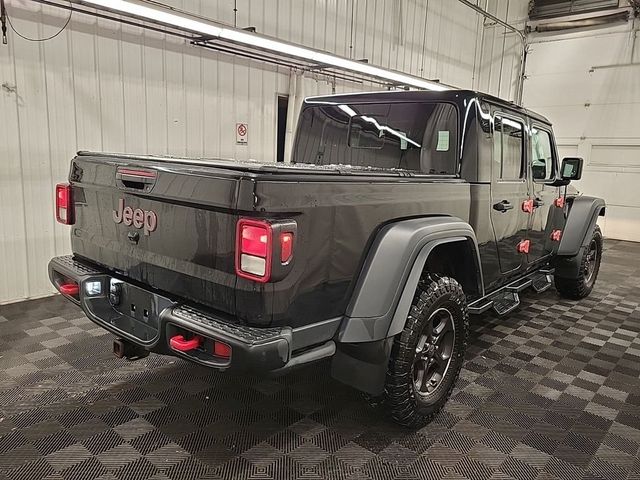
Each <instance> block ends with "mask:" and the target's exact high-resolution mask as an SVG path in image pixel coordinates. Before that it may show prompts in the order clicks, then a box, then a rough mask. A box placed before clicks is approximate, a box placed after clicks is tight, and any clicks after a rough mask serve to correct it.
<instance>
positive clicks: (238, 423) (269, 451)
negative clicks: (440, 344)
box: [0, 241, 640, 480]
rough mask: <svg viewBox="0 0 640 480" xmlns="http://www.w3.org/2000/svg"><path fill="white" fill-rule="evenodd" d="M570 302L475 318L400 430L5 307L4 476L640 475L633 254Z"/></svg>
mask: <svg viewBox="0 0 640 480" xmlns="http://www.w3.org/2000/svg"><path fill="white" fill-rule="evenodd" d="M606 247H607V250H606V252H605V257H604V263H603V266H602V270H601V274H600V278H599V280H598V284H597V286H596V289H595V290H594V292H593V293H592V295H591V297H589V298H588V299H586V300H583V301H581V302H571V301H566V300H562V299H560V298H559V297H558V296H557V294H556V293H555V291H553V290H550V291H547V292H546V293H544V294H541V295H536V294H535V293H533V292H527V293H526V294H524V295H523V299H524V304H523V306H522V307H521V308H520V309H519V310H518V311H517V312H515V313H514V314H512V315H511V316H510V317H508V318H505V319H497V318H495V317H494V316H491V315H487V316H483V317H473V318H472V324H473V332H472V335H471V343H470V349H469V353H468V356H467V361H466V365H465V368H464V370H463V372H462V375H461V378H460V381H459V384H458V388H457V390H456V391H455V392H454V394H453V396H452V398H451V400H450V401H449V403H448V405H447V407H446V409H445V410H444V411H443V412H442V413H441V414H440V415H439V416H438V417H437V418H436V420H435V421H434V422H433V423H432V424H431V425H429V426H427V427H425V428H424V429H422V430H420V431H418V432H409V431H406V430H403V429H402V428H399V427H396V426H394V425H393V424H391V423H389V422H387V421H386V420H385V419H384V417H383V416H382V415H381V414H380V412H378V411H375V410H371V409H369V408H368V407H366V406H365V404H364V402H363V401H362V400H361V399H360V396H359V394H358V393H357V392H354V391H352V390H350V389H349V388H347V387H345V386H343V385H341V384H339V383H337V382H335V381H333V380H332V379H331V377H330V376H329V372H328V368H327V365H326V364H323V365H317V366H313V367H310V368H308V369H306V370H300V371H298V372H296V373H295V374H293V375H290V376H288V377H284V378H280V379H275V380H273V379H271V380H266V379H261V378H255V377H250V376H246V377H232V376H228V375H224V374H217V373H215V372H211V371H208V370H207V369H204V368H201V367H198V366H194V365H191V364H189V363H186V362H184V361H182V360H178V359H174V358H168V357H159V356H154V355H152V356H150V357H148V358H146V359H144V360H141V361H138V362H127V361H125V360H117V359H115V358H113V356H112V354H111V336H110V335H109V334H106V333H105V332H103V331H102V330H101V329H99V328H96V327H95V326H94V325H93V324H92V323H90V322H89V321H88V320H87V319H86V318H85V317H84V315H83V314H82V313H81V312H80V311H79V310H78V309H77V308H76V307H74V306H73V305H71V304H70V303H68V302H66V301H64V300H62V299H60V298H49V299H45V300H37V301H31V302H25V303H21V304H15V305H11V306H6V307H0V369H1V370H0V479H1V480H5V479H11V480H17V479H25V480H36V479H42V478H47V479H51V480H53V479H79V480H91V479H94V478H100V479H103V480H114V479H123V480H124V479H127V480H129V479H157V480H161V479H165V480H166V479H175V480H178V479H184V480H196V479H217V478H222V479H230V478H233V479H248V478H281V479H297V478H321V479H324V478H352V479H366V478H376V479H377V478H380V479H395V478H420V479H436V478H450V479H464V478H469V479H509V478H515V479H523V480H534V479H555V478H560V479H565V478H566V479H597V478H602V479H640V459H639V453H638V450H639V445H640V306H639V302H640V244H632V243H624V242H614V241H609V242H607V246H606Z"/></svg>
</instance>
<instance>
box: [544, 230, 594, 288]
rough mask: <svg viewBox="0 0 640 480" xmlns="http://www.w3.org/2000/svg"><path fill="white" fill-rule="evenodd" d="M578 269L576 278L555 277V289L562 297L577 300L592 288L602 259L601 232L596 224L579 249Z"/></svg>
mask: <svg viewBox="0 0 640 480" xmlns="http://www.w3.org/2000/svg"><path fill="white" fill-rule="evenodd" d="M578 255H580V256H581V257H580V270H579V272H578V276H577V277H576V278H562V277H558V276H556V277H555V279H554V280H555V284H556V290H558V292H559V293H560V295H562V296H563V297H567V298H571V299H574V300H579V299H581V298H584V297H586V296H587V295H589V294H590V293H591V290H593V286H594V285H595V283H596V279H597V278H598V272H600V261H601V259H602V232H601V231H600V227H599V226H598V225H596V227H595V228H594V230H593V236H592V237H591V240H590V241H589V243H588V244H587V245H586V246H584V247H582V248H581V249H580V252H579V253H578Z"/></svg>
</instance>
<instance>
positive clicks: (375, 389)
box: [332, 216, 484, 395]
mask: <svg viewBox="0 0 640 480" xmlns="http://www.w3.org/2000/svg"><path fill="white" fill-rule="evenodd" d="M460 241H465V242H467V243H468V244H471V245H472V247H473V248H472V255H473V257H474V263H475V267H476V280H477V282H478V286H477V291H478V292H480V293H481V294H484V286H483V280H482V267H481V263H480V254H479V251H478V244H477V240H476V236H475V233H474V231H473V229H472V228H471V226H470V225H469V224H468V223H467V222H464V221H463V220H461V219H459V218H456V217H444V216H440V217H424V218H416V219H409V220H401V221H398V222H395V223H392V224H389V225H386V226H385V227H383V228H382V229H381V230H380V231H379V232H378V234H377V236H376V238H375V240H374V242H373V244H372V246H371V248H370V250H369V253H368V255H367V258H366V260H365V263H364V266H363V268H362V270H361V274H360V276H359V277H358V281H357V284H356V288H355V290H354V294H353V296H352V299H351V302H350V303H349V306H348V308H347V312H346V315H345V317H344V319H343V321H342V323H341V325H340V329H339V331H338V334H337V335H336V353H335V355H334V357H333V361H332V375H333V377H334V378H335V379H337V380H339V381H341V382H343V383H346V384H348V385H350V386H352V387H354V388H356V389H359V390H361V391H363V392H367V393H369V394H372V395H379V394H381V393H382V391H383V389H384V382H385V377H386V373H387V367H388V363H389V355H390V353H391V347H392V345H393V337H394V336H395V335H397V334H398V333H400V332H401V331H402V329H403V328H404V325H405V323H406V320H407V316H408V314H409V309H410V308H411V303H412V302H413V298H414V295H415V291H416V288H417V286H418V281H419V280H420V277H421V275H422V272H423V270H424V267H425V264H426V262H427V260H428V258H429V255H430V254H431V253H432V252H433V250H434V249H435V248H436V247H438V246H439V245H443V244H446V243H450V242H460Z"/></svg>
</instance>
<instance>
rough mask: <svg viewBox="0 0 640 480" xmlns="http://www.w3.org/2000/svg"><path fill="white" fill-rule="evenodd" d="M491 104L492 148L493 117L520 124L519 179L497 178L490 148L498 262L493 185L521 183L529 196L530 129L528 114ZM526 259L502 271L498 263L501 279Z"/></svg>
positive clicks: (524, 264)
mask: <svg viewBox="0 0 640 480" xmlns="http://www.w3.org/2000/svg"><path fill="white" fill-rule="evenodd" d="M490 105H491V135H492V141H493V145H492V149H495V139H494V135H495V117H496V116H498V117H500V118H506V119H509V120H512V121H514V122H518V123H519V124H520V125H522V153H521V157H520V175H521V178H519V179H513V180H502V179H501V178H499V176H496V175H494V168H496V162H495V159H494V158H493V154H494V153H495V152H494V150H492V158H491V182H490V184H491V192H490V197H491V207H490V208H491V210H490V211H491V214H490V217H491V228H493V234H494V238H495V241H496V248H497V249H498V252H497V253H498V261H499V262H500V242H501V241H503V239H498V236H497V233H496V229H495V225H494V212H493V203H494V201H495V199H496V198H497V197H494V185H508V184H512V185H521V186H523V188H524V189H525V190H526V197H527V198H531V184H530V181H529V177H530V175H529V167H528V165H529V163H528V161H527V159H528V149H529V135H530V131H529V122H530V119H529V117H528V116H526V115H521V114H519V113H516V112H512V111H510V110H505V108H504V107H502V106H498V105H494V104H490ZM500 162H501V166H502V162H503V158H501V159H500ZM514 209H515V210H516V212H518V213H519V212H520V210H521V205H520V204H518V205H514ZM529 223H530V221H529V219H528V220H527V229H526V232H527V233H526V235H525V236H524V238H522V240H526V239H527V238H528V233H529ZM527 265H528V263H527V260H526V257H525V256H523V257H522V258H521V261H520V264H519V265H518V266H516V267H514V268H512V269H511V270H507V271H502V264H500V275H501V277H502V280H503V281H506V280H508V279H510V278H511V277H512V276H514V274H516V273H518V272H520V271H525V270H526V268H527Z"/></svg>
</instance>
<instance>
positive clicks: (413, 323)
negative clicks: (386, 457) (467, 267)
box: [384, 275, 469, 428]
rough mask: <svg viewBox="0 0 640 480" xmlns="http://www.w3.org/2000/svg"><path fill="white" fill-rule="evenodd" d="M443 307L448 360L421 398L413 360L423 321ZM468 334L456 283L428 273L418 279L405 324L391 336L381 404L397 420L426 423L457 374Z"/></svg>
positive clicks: (463, 301)
mask: <svg viewBox="0 0 640 480" xmlns="http://www.w3.org/2000/svg"><path fill="white" fill-rule="evenodd" d="M443 309H446V310H448V311H449V313H450V314H451V318H452V319H453V325H454V327H455V329H454V334H455V335H454V339H453V341H452V343H453V349H452V351H451V354H450V358H451V361H450V362H449V363H448V367H447V370H446V372H445V373H444V375H443V376H442V379H441V380H440V383H439V384H438V386H437V387H435V389H434V391H433V393H431V394H429V395H428V398H425V397H424V396H423V395H421V394H418V393H416V386H415V384H414V361H415V360H416V357H417V356H418V353H417V352H416V349H417V347H418V342H419V341H420V339H421V337H424V333H423V332H425V331H426V327H427V323H428V322H431V321H432V319H431V317H432V315H435V314H436V312H437V311H438V310H443ZM468 335H469V313H468V311H467V302H466V297H465V294H464V292H463V290H462V287H461V286H460V284H459V283H458V282H457V281H456V280H454V279H452V278H449V277H440V276H436V275H428V276H427V277H426V278H425V279H424V280H423V281H421V282H420V285H419V286H418V289H417V291H416V295H415V297H414V300H413V304H412V305H411V309H410V311H409V315H408V317H407V321H406V324H405V326H404V329H403V330H402V332H401V333H400V334H399V335H398V336H397V337H396V338H395V341H394V343H393V347H392V350H391V355H390V359H389V368H388V371H387V377H386V382H385V392H384V397H385V398H384V400H385V403H384V406H385V409H386V411H387V412H388V413H389V414H390V415H391V418H392V419H393V420H394V421H395V422H396V423H398V424H400V425H404V426H407V427H411V428H417V427H421V426H423V425H426V424H427V423H429V422H430V421H431V420H432V419H433V417H434V416H435V415H436V414H437V413H438V411H439V410H440V409H441V408H442V407H443V406H444V404H445V403H446V401H447V400H448V398H449V396H450V395H451V392H452V390H453V388H454V386H455V383H456V380H457V379H458V376H459V374H460V369H461V368H462V363H463V360H464V354H465V350H466V347H467V339H468Z"/></svg>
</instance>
